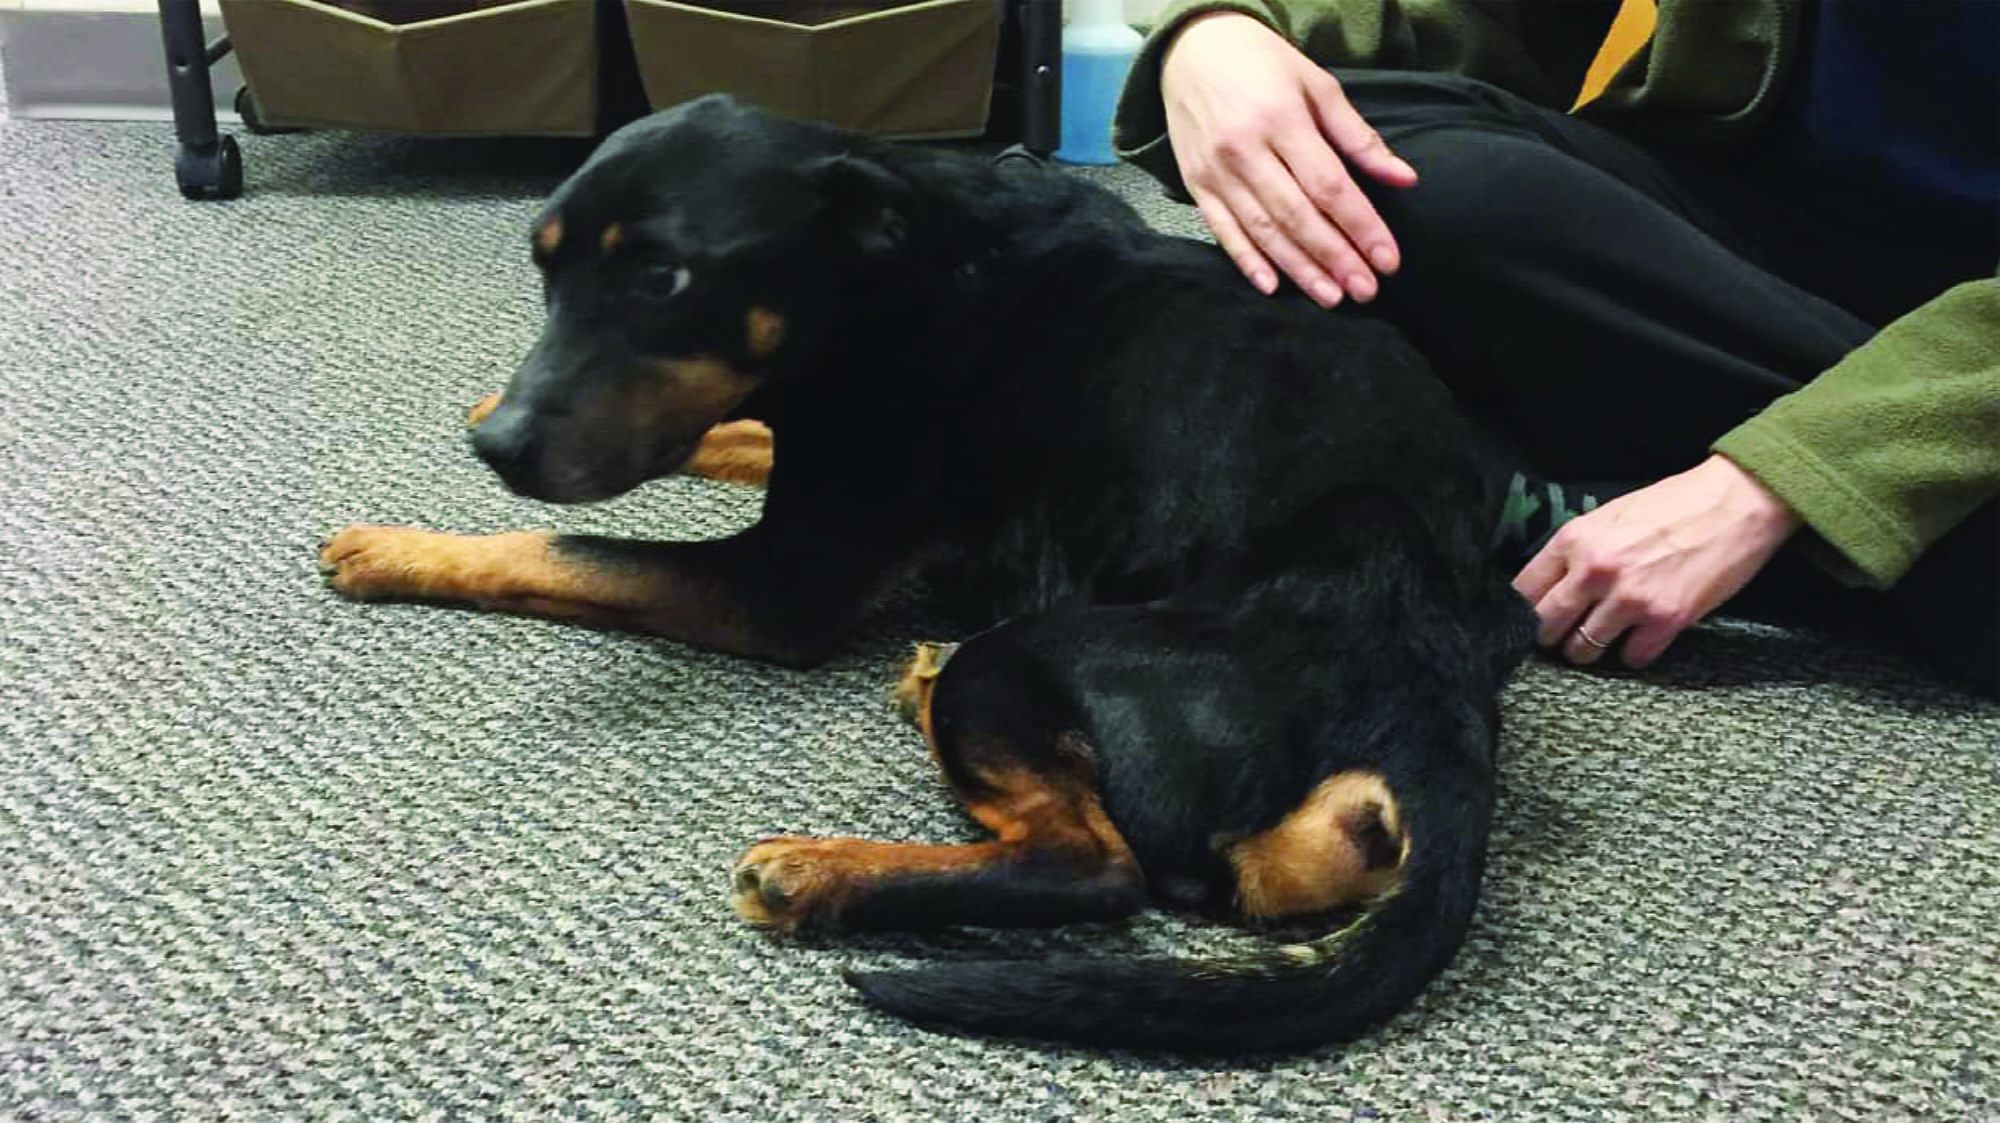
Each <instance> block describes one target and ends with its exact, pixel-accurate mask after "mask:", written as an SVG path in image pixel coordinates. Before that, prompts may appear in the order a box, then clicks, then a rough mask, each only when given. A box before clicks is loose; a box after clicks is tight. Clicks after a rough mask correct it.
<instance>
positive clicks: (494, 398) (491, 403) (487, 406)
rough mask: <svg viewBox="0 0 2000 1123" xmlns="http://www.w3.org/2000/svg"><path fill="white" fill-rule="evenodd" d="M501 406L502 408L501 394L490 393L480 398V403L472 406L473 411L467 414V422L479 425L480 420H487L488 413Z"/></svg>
mask: <svg viewBox="0 0 2000 1123" xmlns="http://www.w3.org/2000/svg"><path fill="white" fill-rule="evenodd" d="M499 408H500V395H498V394H488V395H486V396H485V397H483V398H481V399H479V402H478V404H476V405H474V406H473V407H472V412H471V413H469V414H467V415H466V418H465V423H466V424H467V425H477V424H479V423H480V422H482V421H484V420H486V417H487V415H488V414H490V413H492V412H493V411H494V410H496V409H499Z"/></svg>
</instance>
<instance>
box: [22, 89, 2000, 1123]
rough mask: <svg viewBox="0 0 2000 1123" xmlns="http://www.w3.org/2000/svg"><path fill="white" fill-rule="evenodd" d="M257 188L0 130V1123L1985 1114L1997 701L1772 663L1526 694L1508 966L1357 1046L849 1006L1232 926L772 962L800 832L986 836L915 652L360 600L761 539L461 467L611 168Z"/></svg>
mask: <svg viewBox="0 0 2000 1123" xmlns="http://www.w3.org/2000/svg"><path fill="white" fill-rule="evenodd" d="M245 150H246V154H247V156H248V165H249V182H250V190H249V194H248V195H247V196H246V197H245V198H244V199H242V200H241V201H238V202H235V203H230V204H226V205H213V204H209V205H195V204H189V203H185V202H183V201H181V200H180V198H179V197H178V196H177V195H176V193H175V191H174V188H173V184H172V180H171V173H170V167H171V156H172V148H171V144H170V138H169V135H168V132H167V130H166V129H165V128H164V127H161V126H145V125H77V124H53V123H35V122H23V121H12V122H7V121H4V120H0V450H4V453H5V459H4V465H5V466H4V468H0V494H4V505H3V506H0V631H4V636H5V639H4V642H0V1118H5V1119H11V1120H66V1119H160V1120H164V1119H177V1118H217V1119H221V1118H227V1119H278V1118H292V1119H367V1120H376V1119H396V1118H422V1119H475V1118H497V1119H522V1120H548V1119H567V1118H596V1119H623V1118H658V1119H668V1120H682V1119H686V1120H732V1119H743V1120H752V1119H755V1120H767V1119H798V1120H908V1121H913V1123H915V1121H932V1120H950V1119H966V1120H979V1121H981V1123H987V1121H996V1120H1000V1121H1004V1120H1060V1119H1105V1120H1155V1119H1158V1120H1175V1121H1188V1120H1211V1119H1213V1120H1314V1121H1328V1120H1346V1119H1410V1120H1423V1121H1431V1120H1464V1119H1524V1120H1555V1119H1574V1120H1585V1119H1607V1118H1621V1117H1630V1118H1656V1119H1677V1120H1678V1119H1690V1118H1692V1119H1710V1118H1715V1119H1772V1120H1800V1119H1855V1120H1871V1121H1873V1120H1892V1119H1903V1118H1911V1119H1916V1118H1924V1119H1941V1120H1966V1119H1996V1118H2000V1028H1996V1014H1997V1013H2000V950H1996V944H2000V937H1996V935H1995V933H1996V932H2000V707H1996V706H1993V705H1990V704H1985V703H1981V702H1978V701H1976V700H1974V699H1972V698H1970V697H1968V696H1966V695H1964V694H1961V693H1958V692H1956V691H1955V690H1954V689H1952V688H1951V687H1950V686H1948V685H1944V684H1942V683H1940V682H1938V681H1936V680H1934V679H1933V678H1931V677H1930V676H1929V675H1928V674H1927V673H1926V672H1925V671H1924V670H1923V669H1922V668H1920V667H1917V666H1915V665H1914V664H1912V663H1910V662H1907V661H1905V660H1904V659H1902V658H1901V657H1899V656H1897V655H1895V654H1894V653H1892V652H1890V651H1888V650H1886V649H1883V648H1881V647H1877V646H1873V645H1871V644H1869V643H1867V642H1865V641H1859V640H1852V639H1839V638H1832V637H1823V636H1811V635H1802V634H1794V633H1788V632H1783V631H1778V630H1774V629H1770V628H1763V627H1753V626H1748V625H1720V626H1714V627H1709V628H1705V629H1703V630H1702V631H1700V632H1698V633H1696V634H1691V635H1689V636H1688V637H1687V638H1686V639H1685V640H1684V641H1683V642H1682V643H1681V644H1680V645H1679V646H1678V647H1677V649H1676V652H1675V654H1674V656H1673V657H1672V658H1671V659H1670V660H1668V661H1667V662H1666V663H1665V664H1664V665H1662V666H1661V667H1660V668H1658V670H1657V671H1656V672H1654V673H1651V674H1649V675H1647V676H1645V677H1644V678H1643V679H1630V678H1617V677H1606V676H1593V675H1589V674H1584V673H1578V672H1574V671H1568V670H1563V669H1559V668H1556V667H1553V666H1548V665H1534V666H1531V667H1529V668H1528V669H1527V670H1526V671H1525V672H1524V673H1523V674H1522V676H1521V678H1520V681H1519V682H1518V684H1517V685H1516V686H1515V687H1514V688H1513V689H1512V690H1511V691H1510V693H1509V696H1508V701H1507V712H1508V718H1509V720H1510V723H1511V725H1510V729H1509V733H1508V736H1507V758H1508V759H1507V765H1506V774H1507V782H1506V788H1505V793H1504V799H1503V808H1502V815H1501V827H1500V833H1499V836H1498V837H1497V839H1496V840H1495V844H1494V852H1495V860H1494V862H1493V865H1492V868H1491V875H1490V879H1489V882H1488V894H1487V898H1486V903H1485V906H1484V909H1483V911H1482V913H1481V916H1480V919H1479V921H1478V924H1477V926H1476V929H1475V932H1474V934H1473V937H1472V939H1471V941H1470V943H1469V944H1468V946H1467V947H1466V949H1465V952H1464V954H1463V956H1462V957H1461V958H1460V960H1459V962H1458V964H1457V965H1456V967H1455V968H1454V969H1453V970H1452V971H1451V972H1450V974H1449V975H1448V977H1447V978H1446V979H1445V980H1444V981H1443V982H1442V983H1441V985H1439V986H1438V987H1437V988H1435V990H1434V991H1433V992H1432V993H1431V994H1430V995H1429V996H1428V997H1427V998H1426V1000H1425V1001H1424V1002H1423V1003H1422V1004H1421V1006H1420V1008H1419V1009H1417V1010H1415V1011H1413V1012H1412V1013H1411V1014H1409V1015H1408V1016H1406V1017H1403V1018H1401V1019H1399V1020H1398V1021H1397V1022H1396V1023H1394V1024H1393V1025H1392V1026H1390V1027H1389V1028H1388V1029H1386V1030H1385V1031H1384V1032H1382V1033H1381V1034H1379V1035H1377V1036H1375V1037H1372V1038H1370V1039H1368V1040H1366V1041H1363V1042H1361V1043H1359V1044H1357V1045H1354V1046H1352V1047H1349V1048H1347V1049H1345V1050H1339V1051H1327V1052H1324V1053H1321V1054H1316V1055H1310V1056H1305V1057H1296V1058H1289V1059H1279V1060H1265V1061H1256V1062H1250V1063H1235V1064H1223V1063H1213V1062H1193V1061H1186V1060H1177V1059H1174V1058H1171V1057H1161V1056H1154V1055H1145V1054H1118V1053H1109V1054H1107V1053H1099V1052H1091V1051H1082V1050H1050V1049H1042V1048H1033V1047H1026V1046H1022V1045H1019V1044H1012V1043H1003V1042H992V1041H985V1040H961V1039H952V1038H946V1037H938V1036H931V1035H928V1034H925V1033H922V1032H918V1031H916V1030H913V1029H910V1028H907V1027H905V1026H903V1025H900V1024H897V1023H894V1022H891V1021H887V1020H884V1019H882V1018H880V1017H877V1016H875V1015H873V1014H871V1013H869V1012H867V1011H866V1010H864V1009H862V1008H861V1007H860V1006H859V1005H857V1004H856V1003H855V1002H854V1001H853V1000H852V999H851V998H850V997H849V996H848V994H847V992H846V991H845V990H844V988H843V986H842V984H841V983H840V982H839V981H838V979H837V978H836V977H835V972H836V969H837V968H838V967H840V966H841V965H843V964H850V963H864V964H877V963H888V962H894V961H898V960H901V959H903V958H905V957H910V956H920V955H965V954H972V953H976V952H980V951H987V952H998V953H1003V954H1011V955H1032V954H1036V953H1037V952H1039V951H1042V950H1045V949H1048V948H1055V947H1083V948H1090V949H1096V950H1101V951H1105V952H1116V951H1120V950H1130V949H1132V948H1137V947H1143V948H1200V947H1206V946H1211V945H1217V944H1226V943H1229V942H1232V941H1234V940H1236V939H1239V938H1240V937H1237V936H1234V935H1231V934H1228V933H1221V932H1217V931H1214V930H1212V929H1208V928H1204V927H1201V926H1199V925H1192V924H1188V923H1184V922H1182V921H1180V920H1178V919H1174V918H1167V917H1159V916H1151V917H1147V918H1145V919H1143V920H1141V921H1140V922H1137V923H1134V924H1131V925H1125V926H1105V927H1097V928H1084V929H1077V930H1072V931H1067V932H1062V933H1056V934H1047V935H1029V936H1015V935H1006V936H994V935H990V934H983V933H976V932H964V933H954V934H949V935H945V936H940V937H936V938H929V939H907V940H900V939H894V940H892V939H875V940H868V941H859V942H854V943H823V944H798V943H784V942H778V941H774V940H772V939H769V938H766V937H763V936H760V935H758V934H756V933H754V932H752V931H750V930H749V929H747V928H745V927H744V926H743V925H742V924H740V923H739V922H738V921H737V920H736V919H735V918H734V916H733V915H732V914H731V913H730V911H729V908H728V906H727V903H726V899H725V894H726V889H727V870H728V868H729V865H730V862H731V860H732V859H733V858H734V856H735V855H736V854H737V852H738V851H739V849H740V848H741V847H743V846H744V845H745V844H746V843H748V842H749V841H751V840H753V839H755V838H757V837H758V836H760V835H762V834H766V833H771V832H779V831H808V832H840V833H859V834H864V835H877V836H882V837H889V838H918V839H931V838H963V837H969V835H970V828H969V826H968V824H967V823H966V822H965V820H964V819H963V818H962V817H961V816H960V815H959V814H958V813H957V812H956V811H955V810H954V809H953V807H952V804H951V802H950V800H949V799H948V798H947V797H946V795H945V793H944V792H943V791H942V789H941V787H940V785H939V784H938V782H937V780H936V779H935V778H934V777H933V775H932V773H931V769H930V767H929V764H928V762H927V761H926V759H925V754H924V752H923V750H922V747H921V745H920V744H919V742H918V740H917V739H916V737H915V735H914V734H913V733H911V732H909V731H907V730H905V729H904V728H903V727H902V726H900V725H899V724H898V723H897V722H896V721H895V720H894V719H893V717H892V715H891V714H890V713H889V710H888V707H887V706H886V705H885V704H884V692H885V689H886V687H887V685H888V683H889V681H890V678H891V676H892V674H893V671H894V668H895V665H896V662H897V660H898V659H899V657H900V655H901V654H902V652H903V650H904V645H905V643H906V642H907V641H908V640H910V639H912V638H915V637H917V636H919V635H921V634H925V633H927V632H929V631H930V630H931V628H932V625H931V624H930V622H929V621H928V620H927V619H926V613H925V609H924V606H923V605H922V603H921V602H920V601H918V600H915V599H911V598H906V599H905V601H904V602H903V603H900V604H898V605H896V606H894V607H892V609H891V610H890V611H889V612H888V613H887V614H886V615H885V616H884V617H883V618H882V619H881V620H879V621H878V622H877V623H876V624H875V625H874V626H872V627H871V628H869V629H868V630H867V631H865V632H864V633H863V634H862V635H860V636H859V637H857V638H856V640H855V642H854V643H853V644H852V645H851V646H850V647H849V648H848V650H847V651H846V652H845V653H844V654H843V655H842V656H841V657H840V658H838V659H837V660H835V661H834V663H833V664H832V665H831V666H828V667H826V668H824V669H822V670H818V671H814V672H810V673H795V672H789V671H781V670H774V669H771V668H768V667H762V666H756V665H751V664H746V663H741V662H735V661H732V660H729V659H725V658H720V657H716V656H712V655H706V654H700V653H696V652H692V651H688V650H684V649H681V648H678V647H675V646H672V645H670V644H666V643H662V642H656V641H652V640H647V639H641V638H635V637H630V636H623V635H603V634H592V633H588V632H583V631H579V630H575V629H571V628H564V627H559V626H555V625H549V624H543V623H537V622H532V621H526V620H518V619H506V618H500V617H493V616H481V615H476V614H472V613H466V612H452V611H441V610H437V609H429V608H422V607H412V606H393V607H362V606H357V605H354V604H349V603H345V602H343V601H341V600H339V599H338V598H336V597H334V596H333V595H331V594H330V593H328V592H327V591H326V590H325V589H324V588H323V587H322V585H321V581H320V578H319V576H318V575H317V573H316V572H315V568H314V564H313V548H314V546H315V545H316V543H317V542H318V541H319V539H320V538H321V537H322V536H323V535H324V534H325V533H326V532H327V531H328V530H330V529H331V528H333V527H335V526H338V525H340V524H342V523H344V522H347V521H349V520H369V521H384V522H400V523H413V524H425V525H432V526H439V527H445V528H451V529H460V530H482V529H499V528H506V527H515V526H523V525H543V526H557V527H561V528H565V529H585V530H591V531H598V532H609V533H630V534H649V535H682V536H687V535H712V534H717V533H721V532H723V531H725V530H727V529H728V528H730V527H734V526H738V525H741V524H742V523H744V522H745V521H746V520H749V519H751V518H753V517H754V515H755V506H756V500H755V496H754V495H752V494H749V493H745V492H741V491H737V490H733V489H731V488H728V487H725V486H721V485H712V484H704V483H697V482H691V481H669V482H664V483H661V484H658V485H654V486H652V487H650V488H648V489H645V490H643V491H642V492H641V493H639V494H636V495H633V496H631V497H628V498H626V499H624V500H620V501H618V502H614V503H610V504H605V505H602V506H598V507H593V508H589V509H582V510H575V509H553V508H546V507H541V506H537V505H534V504H531V503H527V502H525V501H521V500H516V499H513V498H511V497H509V496H508V495H507V494H506V493H505V492H504V491H503V490H502V489H501V488H500V487H499V486H498V485H497V483H496V482H495V481H494V480H492V479H491V478H489V477H488V475H487V474H486V473H485V472H484V471H483V470H482V469H481V468H480V467H479V466H478V465H477V464H476V463H475V462H474V460H473V458H472V457H471V455H470V454H469V453H468V451H467V449H466V447H465V442H464V437H463V434H462V431H461V421H462V417H463V413H464V409H465V407H466V406H467V405H468V404H470V403H471V402H472V401H474V400H475V399H477V398H478V397H480V396H481V395H483V394H484V393H486V392H488V391H490V390H492V389H494V388H496V387H497V386H498V385H499V383H500V381H501V379H502V378H503V377H504V375H505V373H506V372H507V371H508V370H509V369H511V367H512V365H513V363H514V362H515V360H516V359H517V358H518V356H519V355H520V354H521V353H522V351H523V349H524V348H525V347H526V346H527V344H528V342H529V341H530V339H531V338H532V336H533V333H534V332H535V330H536V326H537V316H538V312H537V307H536V288H535V284H534V281H533V278H532V275H531V269H530V267H529V264H528V261H527V254H526V252H525V251H526V227H527V223H528V220H529V218H530V216H531V215H532V214H533V212H534V210H535V208H536V205H537V199H538V197H539V196H540V195H541V194H542V193H544V192H545V191H546V190H547V189H548V188H549V187H551V186H552V185H553V184H554V183H555V182H556V180H557V179H558V178H559V177H560V176H561V175H562V174H563V172H564V171H565V170H566V169H567V167H568V166H570V162H571V161H573V160H574V159H575V158H576V157H577V156H578V155H580V151H579V150H577V149H575V148H571V147H565V146H562V145H548V144H523V143H511V144H510V143H499V142H494V143H485V142H479V143H463V142H461V143H421V142H413V141H400V140H391V139H381V138H366V137H359V136H352V135H310V136H295V137H277V138H246V139H245ZM1109 178H1111V179H1113V180H1115V181H1116V182H1118V183H1120V184H1122V185H1124V186H1127V187H1130V188H1133V189H1134V190H1135V191H1137V190H1139V189H1138V188H1137V185H1136V183H1135V182H1134V181H1133V180H1132V179H1130V178H1129V177H1125V176H1121V175H1118V174H1110V175H1109ZM1141 193H1142V194H1149V193H1144V192H1141ZM1170 217H1171V219H1172V221H1176V222H1180V223H1183V224H1185V223H1186V222H1187V221H1188V216H1187V215H1186V214H1185V212H1180V213H1178V214H1174V215H1171V216H1170Z"/></svg>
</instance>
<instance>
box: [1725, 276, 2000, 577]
mask: <svg viewBox="0 0 2000 1123" xmlns="http://www.w3.org/2000/svg"><path fill="white" fill-rule="evenodd" d="M1713 447H1714V450H1715V451H1716V452H1719V453H1721V454H1723V455H1725V456H1727V457H1729V458H1730V459H1731V460H1732V461H1734V462H1735V463H1737V464H1739V465H1741V466H1742V467H1743V468H1744V469H1745V470H1747V471H1748V472H1750V473H1751V474H1752V475H1754V476H1756V477H1757V479H1758V480H1759V481H1761V482H1762V483H1763V484H1764V486H1765V487H1766V488H1768V489H1769V490H1770V491H1771V492H1772V493H1773V494H1775V495H1776V496H1778V497H1779V498H1781V499H1782V500H1784V502H1785V503H1786V504H1787V505H1789V506H1790V507H1792V508H1793V509H1795V510H1796V511H1797V512H1798V513H1799V515H1800V517H1801V518H1803V519H1804V521H1805V524H1806V525H1807V526H1808V527H1809V528H1810V529H1811V530H1812V531H1813V532H1814V534H1815V535H1816V536H1817V537H1818V538H1819V539H1821V540H1822V541H1823V542H1824V544H1825V545H1826V546H1828V547H1831V551H1832V552H1833V553H1834V554H1837V559H1835V558H1826V559H1825V560H1827V561H1829V562H1830V563H1833V564H1832V565H1831V568H1833V569H1835V571H1836V573H1837V575H1838V576H1842V577H1843V578H1845V579H1847V580H1850V581H1855V582H1858V583H1866V584H1870V585H1874V586H1877V587H1886V586H1888V585H1890V584H1893V583H1894V582H1895V581H1896V579H1897V578H1899V577H1900V576H1901V575H1902V574H1903V572H1904V571H1905V570H1907V569H1908V568H1909V567H1910V566H1911V565H1912V564H1913V563H1914V562H1915V561H1916V559H1917V557H1918V556H1920V555H1921V554H1922V553H1923V551H1924V550H1925V549H1926V548H1928V547H1929V545H1930V544H1931V543H1932V542H1935V541H1936V540H1937V539H1938V538H1940V537H1942V536H1943V535H1944V534H1945V533H1946V532H1947V531H1949V530H1950V529H1951V528H1952V527H1953V526H1955V525H1957V523H1958V522H1959V521H1960V520H1962V519H1963V518H1964V517H1965V516H1966V515H1968V514H1970V513H1971V512H1972V511H1973V510H1974V509H1975V508H1977V507H1978V506H1979V505H1980V504H1981V503H1984V502H1988V501H1991V500H1993V499H1994V498H1995V497H1996V496H2000V280H1989V281H1977V282H1972V283H1970V284H1965V285H1960V286H1958V287H1957V288H1954V289H1952V290H1950V291H1949V292H1947V293H1945V294H1944V295H1943V296H1940V297H1939V298H1938V299H1937V300H1935V301H1932V302H1931V303H1930V304H1928V305H1926V306H1924V307H1923V308H1921V309H1918V310H1917V311H1916V312H1914V313H1912V314H1911V315H1909V316H1906V317H1904V318H1903V319H1902V320H1899V321H1897V322H1896V323H1894V324H1891V325H1890V326H1889V327H1888V328H1886V329H1884V330H1883V331H1882V333H1881V334H1880V335H1878V336H1877V337H1876V338H1875V339H1873V340H1871V341H1869V343H1867V344H1866V345H1864V346H1863V347H1861V348H1858V349H1856V350H1855V351H1854V352H1853V353H1852V354H1850V355H1849V356H1848V357H1847V358H1846V359H1845V360H1843V361H1842V362H1841V363H1839V364H1838V365H1836V366H1835V367H1834V368H1833V369H1831V370H1829V371H1827V372H1826V373H1825V374H1823V375H1821V376H1820V377H1818V378H1816V379H1814V380H1813V381H1812V382H1811V383H1809V384H1808V385H1807V386H1805V387H1804V388H1803V389H1801V390H1799V391H1797V392H1795V393H1793V394H1790V395H1788V396H1786V397H1784V398H1781V399H1779V400H1778V401H1777V402H1776V403H1774V404H1773V405H1772V406H1771V407H1770V408H1769V409H1767V410H1765V411H1764V412H1763V413H1761V414H1759V415H1757V416H1756V417H1754V418H1752V419H1750V420H1749V421H1747V422H1745V423H1744V424H1743V425H1741V426H1738V427H1737V428H1736V429H1733V430H1731V431H1730V432H1729V433H1727V434H1725V435H1723V436H1722V438H1721V439H1719V440H1717V441H1716V442H1715V444H1714V446H1713ZM1821 553H1822V554H1824V553H1825V551H1821Z"/></svg>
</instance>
